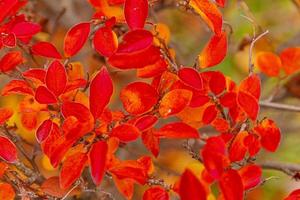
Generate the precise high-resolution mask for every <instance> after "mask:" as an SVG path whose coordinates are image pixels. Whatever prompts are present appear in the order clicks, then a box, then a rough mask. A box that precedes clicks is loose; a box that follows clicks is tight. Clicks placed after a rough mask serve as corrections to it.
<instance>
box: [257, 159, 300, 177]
mask: <svg viewBox="0 0 300 200" xmlns="http://www.w3.org/2000/svg"><path fill="white" fill-rule="evenodd" d="M258 165H260V166H261V167H262V168H263V169H270V170H277V171H281V172H283V173H285V174H287V175H289V176H293V177H294V176H295V175H297V173H300V164H295V163H284V162H277V161H266V162H262V163H259V164H258ZM295 178H296V177H295Z"/></svg>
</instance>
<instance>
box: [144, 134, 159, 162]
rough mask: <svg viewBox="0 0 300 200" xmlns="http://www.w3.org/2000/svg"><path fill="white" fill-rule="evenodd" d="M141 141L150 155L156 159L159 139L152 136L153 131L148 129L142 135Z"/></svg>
mask: <svg viewBox="0 0 300 200" xmlns="http://www.w3.org/2000/svg"><path fill="white" fill-rule="evenodd" d="M142 141H143V143H144V145H145V146H146V147H147V149H148V150H149V151H151V153H152V154H153V155H154V156H155V157H157V156H158V154H159V142H160V141H159V137H157V136H155V135H154V130H153V129H149V130H148V131H145V132H143V133H142Z"/></svg>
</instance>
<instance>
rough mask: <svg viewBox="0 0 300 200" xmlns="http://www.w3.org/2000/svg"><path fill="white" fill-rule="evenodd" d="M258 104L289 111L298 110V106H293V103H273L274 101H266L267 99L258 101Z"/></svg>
mask: <svg viewBox="0 0 300 200" xmlns="http://www.w3.org/2000/svg"><path fill="white" fill-rule="evenodd" d="M259 105H260V106H261V107H266V108H272V109H278V110H285V111H291V112H300V107H299V106H294V105H287V104H282V103H274V102H268V101H260V102H259Z"/></svg>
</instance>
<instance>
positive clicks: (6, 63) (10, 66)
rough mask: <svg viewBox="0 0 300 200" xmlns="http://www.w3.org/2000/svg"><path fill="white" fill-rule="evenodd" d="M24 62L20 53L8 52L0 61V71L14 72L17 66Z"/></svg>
mask: <svg viewBox="0 0 300 200" xmlns="http://www.w3.org/2000/svg"><path fill="white" fill-rule="evenodd" d="M23 62H24V58H23V56H22V53H21V52H20V51H10V52H8V53H7V54H5V55H4V56H3V57H2V58H1V60H0V71H1V72H3V73H5V72H8V71H11V70H14V69H15V68H16V67H17V66H18V65H19V64H21V63H23Z"/></svg>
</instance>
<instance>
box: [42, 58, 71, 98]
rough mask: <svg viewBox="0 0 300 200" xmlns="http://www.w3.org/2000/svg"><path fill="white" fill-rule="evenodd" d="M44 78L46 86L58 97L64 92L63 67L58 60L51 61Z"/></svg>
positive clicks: (64, 73) (65, 76) (65, 82)
mask: <svg viewBox="0 0 300 200" xmlns="http://www.w3.org/2000/svg"><path fill="white" fill-rule="evenodd" d="M45 80H46V85H47V88H48V89H49V90H50V91H51V92H53V94H55V95H56V96H57V97H58V96H59V95H61V94H62V93H63V92H64V90H65V88H66V85H67V74H66V70H65V67H64V66H63V65H62V64H61V63H60V62H59V61H57V60H55V61H53V62H52V63H51V64H50V66H49V68H48V70H47V74H46V78H45Z"/></svg>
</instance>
